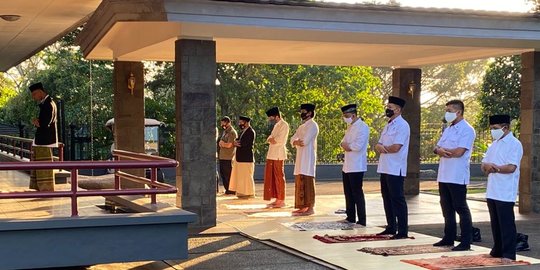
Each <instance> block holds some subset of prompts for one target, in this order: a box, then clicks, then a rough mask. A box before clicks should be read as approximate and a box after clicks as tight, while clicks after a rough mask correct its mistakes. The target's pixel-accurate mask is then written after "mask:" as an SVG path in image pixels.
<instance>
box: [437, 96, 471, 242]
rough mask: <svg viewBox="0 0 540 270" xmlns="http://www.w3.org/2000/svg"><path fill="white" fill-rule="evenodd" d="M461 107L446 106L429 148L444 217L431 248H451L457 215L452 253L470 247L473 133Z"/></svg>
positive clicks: (451, 103) (453, 102) (456, 103)
mask: <svg viewBox="0 0 540 270" xmlns="http://www.w3.org/2000/svg"><path fill="white" fill-rule="evenodd" d="M464 111H465V105H464V104H463V102H462V101H460V100H451V101H449V102H448V103H446V114H445V120H446V122H447V123H448V125H449V126H448V127H447V128H446V129H445V130H444V132H443V133H442V135H441V138H440V139H439V142H437V145H436V146H435V148H434V149H433V152H434V153H435V154H437V155H438V156H439V157H440V160H439V171H438V175H437V182H438V183H439V196H440V204H441V210H442V213H443V217H444V236H443V238H442V239H441V240H440V241H439V242H437V243H435V244H433V245H434V246H452V245H454V239H455V237H456V230H457V228H456V213H457V214H458V215H459V226H460V229H461V243H460V244H459V245H457V246H455V247H454V248H452V250H453V251H463V250H468V249H470V248H471V242H472V218H471V211H470V210H469V206H468V205H467V185H468V184H469V180H470V169H469V164H470V159H471V152H472V148H473V144H474V139H475V138H476V134H475V132H474V129H473V127H472V126H471V125H469V123H468V122H467V121H466V120H465V119H464V118H463V112H464Z"/></svg>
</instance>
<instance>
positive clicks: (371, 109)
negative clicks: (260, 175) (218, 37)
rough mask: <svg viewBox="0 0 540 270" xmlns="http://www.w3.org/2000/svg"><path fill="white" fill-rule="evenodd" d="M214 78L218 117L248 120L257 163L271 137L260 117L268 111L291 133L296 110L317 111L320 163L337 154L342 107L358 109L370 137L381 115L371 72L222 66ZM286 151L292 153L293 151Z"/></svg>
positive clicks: (376, 81) (362, 69)
mask: <svg viewBox="0 0 540 270" xmlns="http://www.w3.org/2000/svg"><path fill="white" fill-rule="evenodd" d="M217 74H218V79H219V81H220V85H219V87H218V90H217V103H218V104H217V106H218V107H217V111H218V115H220V116H221V115H228V116H231V117H232V118H233V119H236V118H237V117H238V116H239V115H247V116H249V117H251V118H252V119H253V121H252V126H253V127H254V129H255V131H256V132H257V139H256V142H255V149H256V151H255V156H256V161H257V162H263V161H264V159H265V154H266V149H267V147H268V146H267V144H266V143H265V140H266V138H267V136H268V135H269V133H270V128H269V127H268V124H267V119H266V115H265V111H266V110H267V109H268V108H270V107H273V106H279V107H280V110H281V112H282V114H283V116H284V119H285V120H286V121H288V122H289V124H290V125H291V133H292V132H294V131H295V130H296V128H297V127H298V126H299V125H300V119H299V116H298V109H299V106H300V104H302V103H314V104H316V105H317V109H316V111H317V116H316V118H315V119H316V121H317V122H318V123H319V128H320V134H319V144H318V145H319V146H318V148H319V149H318V156H319V161H322V162H327V161H335V159H336V155H337V154H338V153H340V152H341V150H340V148H339V141H340V140H341V138H342V136H343V133H344V129H345V124H344V123H343V122H342V121H341V112H340V110H339V109H340V107H341V106H343V105H345V104H348V103H357V104H359V105H360V115H361V116H362V117H363V119H364V120H365V121H366V123H367V124H368V125H370V126H371V127H372V133H375V132H373V131H378V130H380V126H381V123H378V122H374V119H378V116H379V115H382V113H383V108H382V107H383V106H382V104H383V102H382V100H381V99H380V98H379V97H377V96H374V95H373V92H374V91H375V89H376V88H378V87H379V84H380V80H379V79H378V78H376V77H375V76H373V73H372V69H371V68H367V67H327V66H295V65H243V64H222V65H219V66H218V73H217ZM288 147H289V150H290V152H291V153H294V149H293V148H292V147H290V146H288ZM290 157H293V156H290Z"/></svg>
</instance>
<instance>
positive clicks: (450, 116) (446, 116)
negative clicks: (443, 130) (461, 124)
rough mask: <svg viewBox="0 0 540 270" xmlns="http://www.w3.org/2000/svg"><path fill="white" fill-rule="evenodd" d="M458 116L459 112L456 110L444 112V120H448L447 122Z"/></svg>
mask: <svg viewBox="0 0 540 270" xmlns="http://www.w3.org/2000/svg"><path fill="white" fill-rule="evenodd" d="M456 118H457V113H455V112H446V113H445V114H444V120H446V123H449V124H450V123H452V122H453V121H454V120H456Z"/></svg>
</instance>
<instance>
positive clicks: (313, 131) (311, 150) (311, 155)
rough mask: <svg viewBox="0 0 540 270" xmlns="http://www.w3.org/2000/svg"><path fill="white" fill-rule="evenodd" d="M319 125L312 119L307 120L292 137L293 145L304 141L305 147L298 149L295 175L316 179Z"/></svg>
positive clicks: (297, 147) (298, 147)
mask: <svg viewBox="0 0 540 270" xmlns="http://www.w3.org/2000/svg"><path fill="white" fill-rule="evenodd" d="M318 135H319V125H317V123H316V122H315V121H313V118H312V119H309V120H307V121H306V122H304V123H303V124H302V125H300V126H299V127H298V129H297V130H296V132H295V133H294V135H293V136H292V137H291V144H293V143H294V142H295V141H298V140H302V141H303V142H304V146H298V145H294V144H293V146H294V147H296V162H295V163H294V175H300V174H302V175H306V176H313V177H315V164H316V162H317V136H318Z"/></svg>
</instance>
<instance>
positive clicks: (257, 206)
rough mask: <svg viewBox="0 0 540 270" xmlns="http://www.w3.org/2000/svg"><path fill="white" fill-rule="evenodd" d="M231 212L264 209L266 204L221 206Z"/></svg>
mask: <svg viewBox="0 0 540 270" xmlns="http://www.w3.org/2000/svg"><path fill="white" fill-rule="evenodd" d="M223 205H224V206H225V208H227V209H231V210H248V209H265V208H266V204H223Z"/></svg>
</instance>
